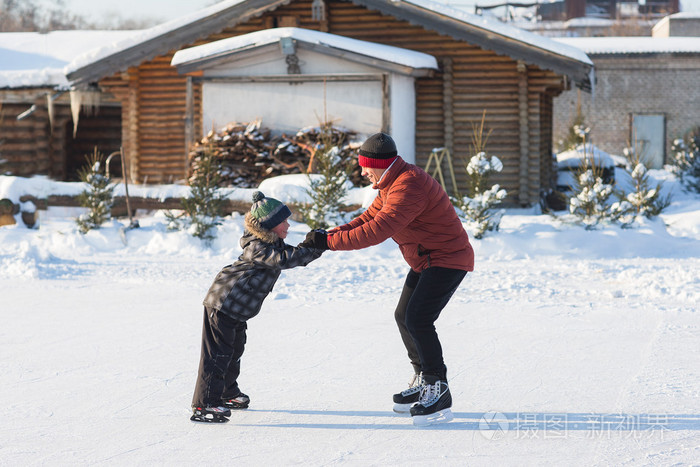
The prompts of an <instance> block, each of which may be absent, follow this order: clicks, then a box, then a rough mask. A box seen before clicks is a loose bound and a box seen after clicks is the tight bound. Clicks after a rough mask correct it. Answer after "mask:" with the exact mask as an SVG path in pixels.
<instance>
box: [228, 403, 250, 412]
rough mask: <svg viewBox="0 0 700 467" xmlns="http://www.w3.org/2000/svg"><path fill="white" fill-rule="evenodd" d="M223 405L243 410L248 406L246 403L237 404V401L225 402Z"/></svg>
mask: <svg viewBox="0 0 700 467" xmlns="http://www.w3.org/2000/svg"><path fill="white" fill-rule="evenodd" d="M224 406H226V407H227V408H229V409H231V410H243V409H247V408H248V404H239V403H230V402H225V403H224Z"/></svg>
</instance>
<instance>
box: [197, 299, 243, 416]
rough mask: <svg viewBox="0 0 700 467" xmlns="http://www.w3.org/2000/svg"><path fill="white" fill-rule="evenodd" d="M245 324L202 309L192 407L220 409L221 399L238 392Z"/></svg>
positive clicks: (229, 397) (233, 395) (232, 396)
mask: <svg viewBox="0 0 700 467" xmlns="http://www.w3.org/2000/svg"><path fill="white" fill-rule="evenodd" d="M246 329H248V326H247V324H246V322H245V321H237V320H235V319H233V318H229V317H228V316H226V315H225V314H223V313H220V312H218V311H215V310H211V309H209V308H206V307H205V308H204V325H203V326H202V356H201V358H200V361H199V374H198V375H197V383H196V385H195V389H194V396H193V397H192V406H193V407H195V406H197V407H202V406H214V407H216V406H220V405H221V400H222V399H231V398H234V397H236V396H237V395H238V394H239V393H240V389H238V383H237V381H236V380H237V379H238V375H239V374H240V372H241V355H243V350H244V349H245V343H246Z"/></svg>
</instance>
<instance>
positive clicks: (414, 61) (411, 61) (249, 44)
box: [172, 28, 438, 70]
mask: <svg viewBox="0 0 700 467" xmlns="http://www.w3.org/2000/svg"><path fill="white" fill-rule="evenodd" d="M282 38H291V39H294V40H295V41H297V42H298V43H306V44H313V45H317V46H321V47H325V48H331V49H336V50H341V51H346V52H351V53H352V54H353V55H360V56H367V57H371V58H374V59H379V60H382V61H385V62H391V63H395V64H398V65H403V66H405V67H410V68H414V69H416V68H429V69H434V70H437V69H438V64H437V60H436V59H435V57H433V56H432V55H428V54H425V53H422V52H416V51H414V50H407V49H402V48H399V47H392V46H389V45H383V44H377V43H374V42H367V41H361V40H357V39H350V38H348V37H343V36H338V35H336V34H328V33H325V32H319V31H312V30H309V29H301V28H275V29H264V30H262V31H256V32H251V33H249V34H244V35H241V36H236V37H230V38H228V39H223V40H220V41H216V42H211V43H209V44H204V45H200V46H197V47H192V48H189V49H184V50H180V51H178V52H177V53H175V56H174V57H173V60H172V65H174V66H178V65H183V64H188V63H192V62H201V61H204V60H207V59H211V58H214V57H219V56H221V55H224V54H228V53H231V52H234V51H240V50H244V49H251V48H256V47H262V46H265V45H270V44H276V43H278V42H279V41H280V40H281V39H282Z"/></svg>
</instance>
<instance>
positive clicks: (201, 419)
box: [190, 414, 228, 423]
mask: <svg viewBox="0 0 700 467" xmlns="http://www.w3.org/2000/svg"><path fill="white" fill-rule="evenodd" d="M190 420H191V421H193V422H196V423H226V422H228V418H226V417H224V416H223V415H219V416H214V415H211V414H207V415H204V416H202V415H192V416H191V417H190Z"/></svg>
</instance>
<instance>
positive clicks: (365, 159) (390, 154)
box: [357, 133, 398, 169]
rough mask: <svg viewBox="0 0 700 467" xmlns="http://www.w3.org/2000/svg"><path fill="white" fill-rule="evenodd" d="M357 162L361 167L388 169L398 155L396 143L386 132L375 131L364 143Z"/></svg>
mask: <svg viewBox="0 0 700 467" xmlns="http://www.w3.org/2000/svg"><path fill="white" fill-rule="evenodd" d="M358 153H359V156H358V158H357V159H358V160H357V162H358V163H359V164H360V167H368V168H370V169H386V168H388V167H389V166H390V165H391V164H392V162H394V160H395V159H396V156H398V152H397V151H396V143H394V140H393V139H391V136H389V135H387V134H386V133H375V134H373V135H372V136H370V137H369V138H367V141H365V142H364V143H362V146H360V150H359V151H358Z"/></svg>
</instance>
